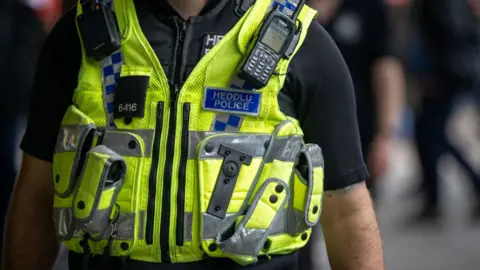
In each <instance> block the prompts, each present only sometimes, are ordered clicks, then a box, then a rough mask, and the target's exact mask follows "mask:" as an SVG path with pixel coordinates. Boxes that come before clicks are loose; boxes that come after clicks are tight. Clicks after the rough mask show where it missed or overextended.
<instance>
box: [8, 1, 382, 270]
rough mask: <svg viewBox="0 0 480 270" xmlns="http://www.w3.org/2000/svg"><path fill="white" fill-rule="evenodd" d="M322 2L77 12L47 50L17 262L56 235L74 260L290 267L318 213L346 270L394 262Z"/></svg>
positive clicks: (49, 249)
mask: <svg viewBox="0 0 480 270" xmlns="http://www.w3.org/2000/svg"><path fill="white" fill-rule="evenodd" d="M112 9H113V10H114V11H115V13H114V14H112V13H111V10H112ZM111 15H112V16H111ZM314 16H315V12H314V11H313V10H311V9H310V8H309V7H308V6H306V5H303V3H302V1H300V2H299V1H267V0H262V1H255V2H254V3H253V1H234V0H221V1H203V0H184V1H147V0H135V1H132V0H116V1H115V2H114V3H111V2H110V3H105V2H100V3H92V2H88V1H87V2H83V3H81V5H78V7H77V8H76V9H74V10H72V11H70V12H69V13H67V14H66V15H65V16H64V17H63V18H62V19H61V20H60V22H59V23H58V24H57V25H56V27H55V28H54V30H53V31H52V33H51V35H50V37H49V39H48V41H47V42H46V44H45V46H44V49H43V52H42V55H41V57H40V63H39V66H38V73H37V78H36V84H35V96H34V99H33V102H32V110H31V115H30V122H29V126H28V130H27V132H26V135H25V137H24V140H23V143H22V149H23V150H24V151H25V153H26V155H25V159H24V161H23V166H22V171H21V175H20V177H19V180H18V183H17V185H16V189H15V194H14V200H13V203H12V206H11V211H10V214H9V221H8V223H7V224H8V232H7V234H6V244H7V248H6V260H5V266H6V269H8V270H16V269H22V270H25V269H50V267H51V266H52V263H53V262H54V260H55V256H56V254H57V251H58V240H57V239H60V240H61V241H62V242H63V243H64V244H65V245H66V246H67V247H68V249H69V250H70V253H69V262H70V269H72V270H74V269H82V267H83V269H97V268H98V269H225V268H230V269H295V268H296V263H297V259H296V256H297V251H298V250H299V249H301V248H302V247H303V246H304V245H305V244H306V243H307V242H308V240H309V237H310V234H311V228H312V227H313V226H315V224H317V222H318V221H319V218H320V214H321V215H322V226H323V229H324V232H325V234H326V239H327V246H328V249H329V254H330V256H331V258H330V260H331V264H332V267H333V269H355V270H363V269H375V270H377V269H383V268H384V267H383V256H382V248H381V240H380V237H379V233H378V226H377V223H376V220H375V214H374V211H373V209H372V203H371V200H370V197H369V194H368V190H367V189H366V187H365V183H364V179H366V178H368V172H367V170H366V168H365V164H364V161H363V160H362V154H361V150H360V142H359V136H358V127H357V123H356V113H355V101H354V93H353V87H352V82H351V78H350V75H349V73H348V70H347V67H346V65H345V63H344V61H343V59H342V57H341V55H340V53H339V51H338V49H337V48H336V47H335V45H334V42H333V41H332V40H331V39H330V38H329V36H328V34H327V33H326V32H325V31H324V30H323V29H322V28H321V26H319V25H318V24H317V23H315V22H314ZM117 27H118V31H116V30H115V29H116V28H117ZM120 39H121V46H117V45H119V43H117V42H116V41H117V40H120ZM319 62H320V63H323V64H322V65H318V63H319ZM324 160H325V162H324ZM324 180H325V181H324ZM26 198H28V200H27V199H26ZM52 205H53V207H52ZM51 216H53V218H54V222H53V223H52V221H51V219H50V217H51ZM53 225H54V226H53ZM55 234H56V235H57V236H58V238H56V237H55Z"/></svg>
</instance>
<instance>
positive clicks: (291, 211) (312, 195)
mask: <svg viewBox="0 0 480 270" xmlns="http://www.w3.org/2000/svg"><path fill="white" fill-rule="evenodd" d="M323 167H324V161H323V155H322V150H321V149H320V147H319V146H318V145H316V144H306V145H304V147H303V149H302V152H301V154H300V156H299V160H298V164H297V166H296V167H295V172H294V174H293V176H292V178H293V180H292V183H291V185H292V192H293V196H292V199H291V206H290V207H289V208H288V232H289V234H290V235H292V236H296V235H298V234H300V233H303V232H305V230H308V229H309V228H312V227H313V226H315V225H316V224H317V223H318V220H319V219H320V213H321V210H322V198H323Z"/></svg>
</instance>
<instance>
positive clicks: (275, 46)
mask: <svg viewBox="0 0 480 270" xmlns="http://www.w3.org/2000/svg"><path fill="white" fill-rule="evenodd" d="M289 34H290V31H289V29H288V27H287V24H285V23H284V22H283V21H281V20H280V19H276V20H273V21H272V23H270V25H269V27H268V28H267V30H266V31H265V34H264V35H263V37H262V38H261V40H260V41H261V42H262V43H263V44H264V45H265V46H267V47H269V48H270V49H272V50H273V51H275V52H276V53H278V54H279V53H280V52H281V50H282V48H283V45H284V44H285V41H286V40H287V38H288V36H289Z"/></svg>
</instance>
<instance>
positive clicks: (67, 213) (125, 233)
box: [54, 208, 144, 241]
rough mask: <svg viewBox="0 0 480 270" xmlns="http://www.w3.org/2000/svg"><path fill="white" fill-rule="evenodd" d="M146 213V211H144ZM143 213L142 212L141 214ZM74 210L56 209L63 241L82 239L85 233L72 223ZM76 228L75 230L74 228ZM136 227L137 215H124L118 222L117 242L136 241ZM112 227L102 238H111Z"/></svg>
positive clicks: (55, 214)
mask: <svg viewBox="0 0 480 270" xmlns="http://www.w3.org/2000/svg"><path fill="white" fill-rule="evenodd" d="M143 212H144V211H143ZM140 213H142V212H140ZM72 218H73V209H72V208H55V209H54V222H55V229H56V232H57V234H58V235H59V236H60V237H62V239H63V240H65V241H68V240H70V239H72V237H73V238H81V237H83V235H84V232H83V231H82V230H81V229H80V228H78V226H75V224H74V223H75V222H73V221H72ZM74 226H75V227H76V228H75V230H73V227H74ZM134 226H135V213H122V214H121V215H120V216H119V217H118V221H117V223H116V226H115V230H116V231H117V235H116V237H115V239H116V240H133V239H134V232H135V230H134ZM111 229H112V227H111V226H109V227H108V229H107V231H106V232H105V234H104V235H103V236H102V237H101V238H102V239H107V238H108V237H109V236H110V233H111Z"/></svg>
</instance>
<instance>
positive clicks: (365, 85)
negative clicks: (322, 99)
mask: <svg viewBox="0 0 480 270" xmlns="http://www.w3.org/2000/svg"><path fill="white" fill-rule="evenodd" d="M309 4H310V6H312V7H313V8H315V9H316V10H317V11H318V17H317V20H318V21H319V22H320V23H321V24H322V25H323V26H324V28H325V29H326V30H327V31H328V32H329V34H330V35H331V37H332V38H333V40H334V41H335V43H336V44H337V46H338V47H339V49H340V51H341V53H342V55H343V57H344V58H345V61H346V63H347V65H348V67H349V70H350V73H351V75H352V79H353V84H354V88H355V95H356V104H357V115H358V123H359V128H360V137H361V144H362V152H363V156H364V159H365V160H366V161H367V166H368V170H369V172H370V179H369V180H368V181H367V185H368V187H369V189H370V192H371V194H372V196H373V197H374V198H375V197H376V192H375V183H376V181H377V179H378V178H379V177H381V176H383V175H385V173H386V172H387V170H388V163H389V157H390V150H391V148H392V146H393V143H394V139H395V135H396V134H397V130H398V128H399V124H400V120H401V116H402V113H403V108H404V107H403V106H404V92H405V81H404V80H405V79H404V73H403V69H402V66H401V63H400V61H399V59H398V58H397V57H396V54H395V53H394V52H393V50H392V49H391V46H390V45H391V44H390V42H391V40H390V39H391V36H390V34H391V30H392V27H391V26H390V20H389V19H388V14H387V13H388V7H387V6H386V4H385V3H384V2H383V0H310V1H309ZM319 76H321V74H319ZM316 236H317V237H319V236H321V233H320V232H317V233H316ZM317 240H319V239H317ZM314 250H315V243H314V241H310V243H309V248H306V249H304V250H302V253H301V256H300V264H301V269H302V270H308V269H314V267H313V265H312V263H313V258H316V259H318V257H319V256H318V255H315V256H312V254H318V252H317V251H314Z"/></svg>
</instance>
